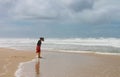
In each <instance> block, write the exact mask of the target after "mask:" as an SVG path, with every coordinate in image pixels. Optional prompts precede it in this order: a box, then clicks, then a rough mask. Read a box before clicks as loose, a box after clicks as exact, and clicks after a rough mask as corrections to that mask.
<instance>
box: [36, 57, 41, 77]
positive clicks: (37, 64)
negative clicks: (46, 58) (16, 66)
mask: <svg viewBox="0 0 120 77" xmlns="http://www.w3.org/2000/svg"><path fill="white" fill-rule="evenodd" d="M35 73H36V77H40V59H37V60H36V63H35Z"/></svg>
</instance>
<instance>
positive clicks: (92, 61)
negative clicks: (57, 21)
mask: <svg viewBox="0 0 120 77" xmlns="http://www.w3.org/2000/svg"><path fill="white" fill-rule="evenodd" d="M42 56H43V58H41V59H38V62H36V61H31V60H32V59H35V60H36V58H35V53H34V52H26V51H18V50H12V49H4V48H0V77H14V75H15V72H16V71H17V69H18V66H19V63H20V62H28V63H27V64H28V65H27V66H28V67H29V70H27V69H28V68H24V69H23V72H24V74H23V75H21V76H22V77H26V76H25V74H27V75H28V72H30V73H31V71H34V72H35V73H36V76H34V75H33V76H32V75H31V76H30V77H120V56H117V55H102V54H95V53H89V54H88V53H79V54H78V53H63V52H48V51H46V52H43V53H42ZM29 62H30V64H29ZM29 65H30V66H29ZM26 70H27V71H26ZM26 72H27V73H26ZM28 76H29V75H28Z"/></svg>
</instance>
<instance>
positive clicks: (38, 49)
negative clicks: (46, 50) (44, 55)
mask: <svg viewBox="0 0 120 77" xmlns="http://www.w3.org/2000/svg"><path fill="white" fill-rule="evenodd" d="M42 41H44V38H43V37H40V39H39V40H38V42H37V46H36V53H37V55H38V58H41V44H42Z"/></svg>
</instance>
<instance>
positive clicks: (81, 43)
mask: <svg viewBox="0 0 120 77" xmlns="http://www.w3.org/2000/svg"><path fill="white" fill-rule="evenodd" d="M37 41H38V39H33V38H0V47H6V48H13V49H18V50H33V51H35V47H36V43H37ZM42 50H50V51H56V52H57V51H59V52H63V51H64V52H81V51H86V52H88V53H89V52H96V53H117V54H119V53H120V38H59V39H58V38H45V41H44V42H43V44H42Z"/></svg>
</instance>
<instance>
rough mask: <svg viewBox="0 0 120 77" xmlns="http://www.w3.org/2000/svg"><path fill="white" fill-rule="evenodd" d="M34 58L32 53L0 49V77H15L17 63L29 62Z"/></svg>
mask: <svg viewBox="0 0 120 77" xmlns="http://www.w3.org/2000/svg"><path fill="white" fill-rule="evenodd" d="M34 56H35V54H34V53H33V52H27V51H23V52H21V51H18V50H13V49H6V48H0V77H15V76H14V73H15V71H16V70H17V68H18V65H19V63H20V62H25V61H29V60H31V59H33V58H34Z"/></svg>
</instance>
